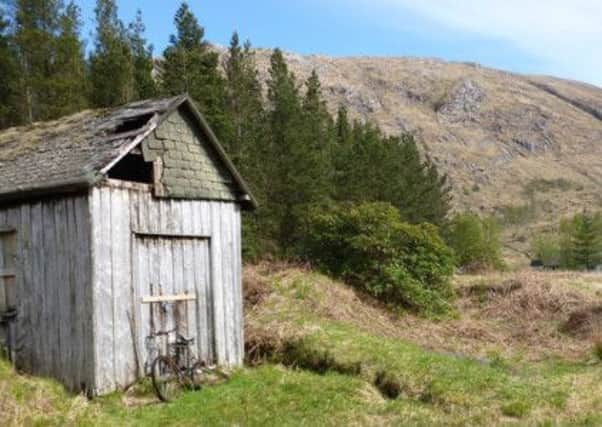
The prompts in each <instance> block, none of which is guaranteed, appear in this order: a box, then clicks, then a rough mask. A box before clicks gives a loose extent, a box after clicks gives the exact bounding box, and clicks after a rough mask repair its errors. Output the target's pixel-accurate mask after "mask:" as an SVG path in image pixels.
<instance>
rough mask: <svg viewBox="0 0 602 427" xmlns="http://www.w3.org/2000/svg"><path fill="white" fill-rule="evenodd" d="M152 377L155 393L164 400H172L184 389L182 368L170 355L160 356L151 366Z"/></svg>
mask: <svg viewBox="0 0 602 427" xmlns="http://www.w3.org/2000/svg"><path fill="white" fill-rule="evenodd" d="M151 377H152V382H153V388H154V389H155V394H156V395H157V397H158V398H159V399H160V400H161V401H163V402H172V401H174V400H175V399H177V398H178V397H179V396H180V395H181V394H182V392H183V391H184V389H185V387H186V385H185V384H184V381H183V380H182V378H181V377H182V375H181V373H180V369H179V368H178V366H177V365H176V363H175V361H174V360H173V359H172V358H171V357H168V356H158V357H157V358H156V359H155V360H154V361H153V364H152V367H151Z"/></svg>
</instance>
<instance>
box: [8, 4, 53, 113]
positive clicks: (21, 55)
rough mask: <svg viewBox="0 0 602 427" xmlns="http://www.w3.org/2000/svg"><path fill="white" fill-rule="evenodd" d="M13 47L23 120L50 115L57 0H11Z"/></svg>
mask: <svg viewBox="0 0 602 427" xmlns="http://www.w3.org/2000/svg"><path fill="white" fill-rule="evenodd" d="M11 6H12V8H13V10H14V16H15V36H14V37H15V46H16V52H17V57H18V61H19V66H20V72H21V76H20V77H21V79H20V80H21V81H20V84H19V87H20V92H21V93H20V106H21V113H20V114H21V115H22V117H23V121H24V122H27V123H31V122H33V121H37V120H46V119H48V118H50V117H51V113H50V112H51V110H52V97H53V91H52V83H53V82H52V80H53V77H54V74H53V71H54V70H53V61H54V57H55V42H56V36H57V33H58V31H59V20H60V18H59V17H60V9H61V8H60V2H59V0H14V2H13V3H12V4H11Z"/></svg>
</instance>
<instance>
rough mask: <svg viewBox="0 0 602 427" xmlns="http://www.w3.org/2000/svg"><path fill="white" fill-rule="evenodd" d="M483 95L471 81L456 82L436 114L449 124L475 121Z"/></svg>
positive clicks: (478, 87) (479, 88)
mask: <svg viewBox="0 0 602 427" xmlns="http://www.w3.org/2000/svg"><path fill="white" fill-rule="evenodd" d="M484 99H485V93H484V92H483V90H482V89H481V87H480V86H479V85H478V84H477V83H476V82H475V81H474V80H471V79H463V80H462V81H460V82H458V83H457V84H456V85H454V87H453V88H452V90H451V91H450V92H449V93H448V94H447V97H446V98H445V100H444V102H443V104H442V105H441V106H440V107H439V109H438V113H440V114H441V115H443V116H444V117H445V118H446V119H447V120H449V121H451V122H465V121H476V118H477V116H478V113H479V109H480V107H481V104H482V102H483V100H484Z"/></svg>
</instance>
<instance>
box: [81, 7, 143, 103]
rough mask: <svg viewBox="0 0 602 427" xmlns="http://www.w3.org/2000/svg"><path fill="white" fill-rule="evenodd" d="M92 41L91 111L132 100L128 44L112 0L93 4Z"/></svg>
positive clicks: (132, 80) (131, 65)
mask: <svg viewBox="0 0 602 427" xmlns="http://www.w3.org/2000/svg"><path fill="white" fill-rule="evenodd" d="M94 13H95V15H96V40H95V46H94V51H93V52H92V53H91V55H90V86H91V87H90V101H91V103H92V105H93V106H95V107H109V106H114V105H119V104H124V103H126V102H128V101H130V100H131V99H133V97H134V90H135V81H134V65H133V59H132V53H131V51H130V46H129V40H128V39H127V34H126V31H125V28H124V25H123V23H122V22H121V20H120V19H119V18H118V16H117V5H116V4H115V1H114V0H97V2H96V9H95V10H94Z"/></svg>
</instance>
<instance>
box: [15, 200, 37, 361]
mask: <svg viewBox="0 0 602 427" xmlns="http://www.w3.org/2000/svg"><path fill="white" fill-rule="evenodd" d="M20 211H21V212H20V214H21V223H20V225H19V229H20V230H21V233H20V236H19V239H18V240H19V242H18V243H19V244H18V255H17V261H18V262H19V268H20V269H21V272H22V274H21V277H20V281H19V284H18V285H17V289H16V290H17V301H19V304H20V308H19V313H20V316H19V318H18V321H17V322H18V324H17V331H18V334H19V344H18V345H19V349H20V351H19V355H18V360H17V366H18V367H19V369H22V370H23V371H25V372H31V371H32V370H33V359H32V358H33V345H34V343H33V334H32V317H33V315H34V305H33V295H34V294H33V289H32V286H33V285H32V267H31V263H32V257H31V204H26V205H23V206H22V207H21V209H20Z"/></svg>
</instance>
